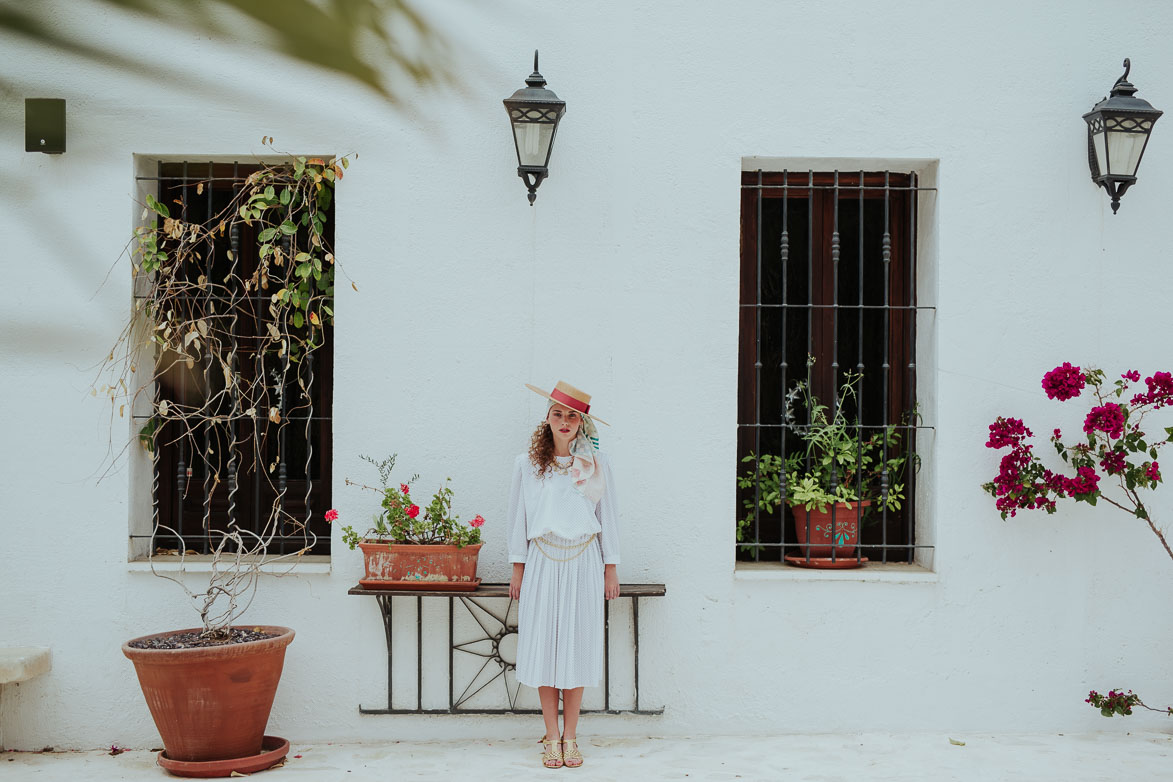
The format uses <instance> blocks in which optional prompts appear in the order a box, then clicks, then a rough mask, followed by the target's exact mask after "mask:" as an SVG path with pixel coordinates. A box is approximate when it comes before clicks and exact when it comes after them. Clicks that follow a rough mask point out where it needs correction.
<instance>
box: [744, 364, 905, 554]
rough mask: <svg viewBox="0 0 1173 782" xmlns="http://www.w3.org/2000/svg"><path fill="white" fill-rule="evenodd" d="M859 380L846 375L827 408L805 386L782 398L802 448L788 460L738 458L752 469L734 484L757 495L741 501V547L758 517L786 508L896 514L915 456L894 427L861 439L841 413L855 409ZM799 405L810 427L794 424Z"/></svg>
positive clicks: (861, 434) (854, 375) (858, 375)
mask: <svg viewBox="0 0 1173 782" xmlns="http://www.w3.org/2000/svg"><path fill="white" fill-rule="evenodd" d="M809 363H813V360H811V362H809ZM862 377H863V375H862V374H861V373H857V372H847V373H846V374H845V377H844V381H843V384H842V385H841V386H840V388H839V395H838V398H837V399H836V401H835V404H834V406H833V407H831V408H828V407H827V405H825V404H823V403H822V402H820V401H819V400H818V398H817V397H816V396H815V395H814V394H812V393H811V391H810V385H809V383H807V382H806V381H801V382H799V383H797V384H796V385H795V386H794V388H792V389H791V391H790V392H789V393H787V395H786V412H785V420H786V423H787V429H788V430H789V431H791V432H793V433H794V434H795V435H796V436H797V439H798V441H799V443H800V447H798V448H796V449H795V450H793V451H790V452H789V453H787V454H786V458H785V460H783V459H782V457H780V456H777V455H775V454H769V453H763V454H761V455H760V456H759V455H758V454H755V453H750V454H749V455H748V456H746V457H745V458H743V459H742V462H743V463H746V464H748V465H750V466H749V468H748V469H747V470H746V471H745V472H743V473H742V474H741V475H740V476H738V479H737V485H738V487H740V488H742V489H755V487H756V491H755V494H754V495H753V496H750V497H747V498H745V499H744V500H743V505H744V506H745V508H746V511H747V513H746V515H745V517H743V518H742V519H740V520H739V521H738V525H737V540H738V541H739V542H740V541H742V540H744V538H745V535H746V532H747V531H748V530H749V529H750V528H751V527H752V526H753V522H754V516H755V510H756V511H758V512H763V513H767V514H769V513H773V512H775V511H776V510H777V509H778V508H779V506H780V505H782V504H783V503H786V504H787V505H791V506H798V505H801V506H803V507H805V508H806V509H807V510H811V509H817V510H819V511H825V510H826V509H827V507H828V506H829V505H831V504H832V503H837V502H856V501H860V500H871V501H872V505H871V506H870V507H869V511H871V510H874V509H875V508H876V507H886V508H887V509H888V510H893V511H895V510H899V509H900V507H901V502H902V501H903V500H904V484H903V483H902V482H901V476H902V475H903V470H904V466H905V464H906V463H907V461H908V460H909V459H910V458H911V459H912V460H913V461H914V462H915V460H916V455H915V454H905V453H904V452H903V451H902V450H901V447H900V433H899V431H898V429H897V426H896V425H895V424H892V425H891V426H888V427H886V428H884V429H882V430H880V431H878V432H874V433H872V434H865V429H866V428H865V427H864V426H862V425H861V424H860V422H859V419H858V417H856V418H853V419H849V418H848V415H847V413H846V412H845V411H846V410H848V409H854V408H855V407H856V404H855V403H856V387H857V385H858V384H859V381H860V380H861V379H862ZM796 404H801V406H802V407H803V408H805V410H806V411H807V414H808V416H807V420H808V422H809V423H807V424H805V425H800V424H796V423H794V421H795V418H796V416H795V411H794V407H795V405H796Z"/></svg>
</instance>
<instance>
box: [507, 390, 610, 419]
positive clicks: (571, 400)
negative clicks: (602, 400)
mask: <svg viewBox="0 0 1173 782" xmlns="http://www.w3.org/2000/svg"><path fill="white" fill-rule="evenodd" d="M525 387H526V388H528V389H529V390H530V391H533V392H534V393H535V394H540V395H542V396H544V397H546V398H547V399H549V400H551V401H553V402H557V403H558V404H560V405H566V406H567V407H569V408H570V409H571V410H577V411H578V412H580V413H582V414H583V415H584V416H586V417H587V418H589V419H591V420H592V421H598V422H599V423H600V424H606V425H607V426H610V425H611V424H608V423H607V422H606V421H604V420H603V419H602V418H599V417H598V416H597V415H591V414H590V410H591V395H590V394H587V393H584V392H582V391H579V390H578V389H577V388H575V387H574V386H572V385H570V384H569V383H564V382H562V381H561V380H559V381H558V382H557V383H556V384H555V385H554V390H553V391H551V392H550V393H546V392H545V391H543V390H542V389H540V388H538V387H537V386H531V385H530V384H529V383H526V384H525Z"/></svg>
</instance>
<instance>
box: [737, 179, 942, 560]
mask: <svg viewBox="0 0 1173 782" xmlns="http://www.w3.org/2000/svg"><path fill="white" fill-rule="evenodd" d="M932 192H935V188H931V187H925V186H923V185H921V184H920V182H919V178H918V175H917V174H916V173H901V172H894V171H855V172H840V171H827V172H818V171H810V170H808V171H785V170H784V171H769V172H767V171H763V170H760V169H759V170H757V171H743V172H742V185H741V263H740V267H741V273H740V275H741V301H740V327H739V371H738V423H737V459H738V462H737V472H738V475H739V476H743V475H744V474H745V473H746V470H747V463H746V462H744V461H743V459H744V458H745V457H747V456H748V455H750V454H751V453H752V454H756V455H761V454H763V453H766V454H771V455H775V456H777V457H779V458H780V459H781V460H782V462H783V463H785V460H786V458H787V456H788V455H789V454H793V453H795V452H796V449H797V448H800V447H801V441H800V440H799V439H798V437H797V434H798V433H799V432H800V431H802V430H803V428H804V427H805V426H808V425H809V423H810V419H809V411H803V410H801V406H799V410H797V411H796V410H795V407H796V406H795V404H794V397H793V389H794V388H795V385H796V383H798V382H804V383H806V384H807V385H808V388H809V389H810V390H811V391H812V392H813V393H814V395H815V396H816V397H817V398H818V400H819V401H820V402H821V403H823V404H826V405H827V406H828V407H829V408H830V409H831V412H832V413H834V412H836V409H835V406H836V404H837V400H838V395H839V390H840V389H841V387H842V385H843V383H844V381H845V379H847V378H849V377H851V376H853V375H854V374H858V375H860V376H862V377H861V379H860V380H859V381H858V386H859V387H858V389H857V392H856V399H855V401H854V407H853V409H846V408H845V409H844V410H843V412H844V414H845V415H847V416H848V418H849V419H851V420H853V421H854V423H852V424H851V425H850V427H849V428H851V429H854V431H855V437H856V443H857V446H858V444H859V443H860V442H862V441H863V440H864V439H866V438H868V437H869V436H871V435H873V434H881V433H883V432H885V431H888V430H891V431H894V432H896V433H898V435H899V437H900V445H899V449H900V453H901V454H903V455H904V456H905V457H906V458H908V460H909V461H908V462H906V466H905V470H904V475H903V479H904V480H903V484H904V485H903V491H904V496H905V500H904V502H903V503H902V507H901V508H900V509H899V510H898V511H893V510H889V509H888V507H887V505H886V504H885V503H884V502H883V501H882V500H883V499H886V498H887V497H888V492H889V491H890V489H891V488H892V482H891V477H890V476H889V475H888V474H887V470H885V471H884V475H883V481H882V484H881V488H880V493H881V496H877V497H876V498H874V499H880V500H881V502H880V503H879V504H880V508H879V509H878V510H874V511H873V512H872V513H871V516H872V518H871V520H870V522H868V523H867V524H863V525H861V527H862V528H861V529H860V547H859V549H857V551H856V553H855V554H853V555H852V557H851V558H852V559H855V558H856V557H858V556H864V557H868V558H869V559H872V560H873V561H874V560H879V561H882V562H901V561H906V562H907V561H913V560H914V558H915V552H916V551H917V550H918V549H931V548H932V546H929V545H924V544H919V543H918V542H917V541H916V525H915V498H916V469H915V464H916V459H917V456H916V444H917V437H918V434H921V433H924V432H926V431H928V430H932V429H933V426H932V425H930V424H926V423H925V422H924V421H923V420H922V418H921V417H920V415H919V411H918V407H917V395H916V373H917V363H916V345H917V327H918V320H920V319H921V318H922V317H923V316H924V314H925V313H928V312H932V311H934V310H935V307H934V306H932V305H931V304H927V305H926V304H924V303H922V302H921V301H919V299H918V292H917V229H918V219H919V214H920V211H921V204H920V201H921V198H922V197H923V196H924V195H925V194H926V193H932ZM808 357H814V362H813V365H812V364H811V363H809V361H808ZM788 395H789V398H788ZM788 410H789V411H790V412H789V413H788ZM796 413H797V415H799V416H803V415H805V416H806V418H802V417H799V418H795V415H796ZM788 415H789V416H790V417H788ZM890 456H891V454H889V453H888V452H887V445H886V444H885V445H884V453H883V456H882V458H883V459H884V460H887V459H888V458H889V457H890ZM805 458H806V459H807V463H806V466H807V467H808V468H809V466H810V457H809V456H808V457H805ZM749 464H751V465H752V462H750V463H749ZM750 469H751V471H752V467H751V468H750ZM859 472H860V471H859V470H858V469H857V470H856V471H855V473H856V475H858V474H859ZM781 480H782V486H781V489H782V491H781V494H782V496H783V497H784V496H785V489H786V485H785V481H786V480H787V476H786V471H785V469H783V470H782V473H781ZM751 481H752V483H753V485H752V487H750V488H739V490H738V492H737V518H738V520H739V521H738V524H739V538H740V539H739V541H738V542H737V543H736V544H735V545H736V547H737V558H738V559H739V560H742V561H745V560H750V561H780V560H781V559H782V558H783V557H784V555H787V554H790V555H803V551H802V550H801V549H800V548H798V545H797V544H798V539H797V532H798V531H797V530H796V528H795V521H794V518H793V515H792V513H791V512H790V510H789V508H788V506H787V505H786V503H785V502H782V503H781V504H780V505H779V506H778V507H777V508H776V509H775V510H773V511H772V512H770V513H765V512H763V510H762V508H761V507H760V502H759V500H760V498H761V491H762V489H761V480H760V479H758V480H754V479H753V478H751ZM836 482H837V475H836V469H835V468H834V467H833V468H832V469H831V479H830V481H829V484H828V485H826V486H823V487H822V488H823V489H825V490H829V491H832V492H833V491H834V489H835V488H836ZM862 498H863V497H862V496H861V499H862ZM747 503H748V505H747ZM830 509H831V522H830V524H831V530H832V537H833V538H834V539H838V538H837V537H836V532H841V531H842V528H840V529H838V530H837V529H836V527H837V526H839V525H838V523H837V520H836V516H837V513H838V511H837V506H836V505H834V504H832V505H831V506H830ZM808 539H809V538H808ZM806 556H808V557H809V549H807V553H806ZM836 557H837V554H836V551H835V550H834V549H832V551H831V559H832V560H835V559H836Z"/></svg>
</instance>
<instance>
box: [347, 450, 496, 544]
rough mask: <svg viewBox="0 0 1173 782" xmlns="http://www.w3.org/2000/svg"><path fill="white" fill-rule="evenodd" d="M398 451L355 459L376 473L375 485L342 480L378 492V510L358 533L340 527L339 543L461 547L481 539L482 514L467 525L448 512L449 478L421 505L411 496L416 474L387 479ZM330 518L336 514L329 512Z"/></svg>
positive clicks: (450, 508)
mask: <svg viewBox="0 0 1173 782" xmlns="http://www.w3.org/2000/svg"><path fill="white" fill-rule="evenodd" d="M397 456H398V454H392V455H391V456H389V457H387V458H386V459H383V460H382V461H375V460H374V459H372V458H371V457H369V456H361V455H360V457H359V458H361V459H363V460H364V461H368V462H370V463H371V464H373V465H374V466H375V469H377V470H378V472H379V483H380V486H379V487H373V486H365V485H363V484H360V483H355V482H354V481H352V480H350V479H349V478H347V479H346V485H347V486H358V487H359V488H361V489H366V490H368V491H374V492H378V493H379V494H381V495H382V499H381V502H380V505H381V506H382V510H381V511H380V512H379V513H377V514H375V515H374V517H373V522H372V525H371V526H370V528H368V529H367V531H366V532H364V533H362V534H361V535H360V534H359V533H358V531H357V530H356V529H355V528H354V527H352V526H350V525H346V526H343V527H342V542H343V543H345V544H346V545H348V546H350V548H351V549H352V550H353V549H354V548H355V546H357V545H358V544H359V542H360V541H374V542H378V543H418V544H424V543H447V544H452V545H455V546H458V547H461V548H463V547H464V546H468V545H471V544H474V543H480V542H481V527H482V526H483V525H484V523H485V519H484V517H483V516H480V515H477V516H475V517H474V518H473V519H472V521H470V522H468V523H467V524H461V523H460V517H459V516H458V515H456V514H455V513H453V512H452V497H453V492H452V487H451V486H449V485H448V484H449V483H450V482H451V480H452V479H451V478H446V479H445V480H444V484H443V485H442V486H440V488H439V489H437V490H436V493H435V494H434V495H432V499H431V500H430V501H429V502H428V505H427V506H426V507H425V508H422V509H421V508H420V506H419V505H417V504H416V502H415V500H414V499H413V498H412V496H411V484H412V483H414V482H415V481H416V480H417V479H418V478H419V476H418V475H413V476H412V477H411V478H409V479H408V481H407V483H400V484H398V486H397V485H395V484H394V483H393V482H392V481H391V471H392V470H393V469H394V468H395V459H396V458H397ZM331 513H332V514H333V518H329V517H328V520H329V521H333V520H334V519H336V518H338V514H337V513H336V512H334V511H331Z"/></svg>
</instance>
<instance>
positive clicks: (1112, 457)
mask: <svg viewBox="0 0 1173 782" xmlns="http://www.w3.org/2000/svg"><path fill="white" fill-rule="evenodd" d="M1100 466H1101V467H1103V468H1104V472H1106V473H1108V474H1109V475H1119V474H1120V473H1122V472H1124V470H1125V468H1127V467H1128V464H1127V463H1126V462H1125V461H1124V451H1107V452H1105V453H1104V456H1103V458H1101V459H1100Z"/></svg>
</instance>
